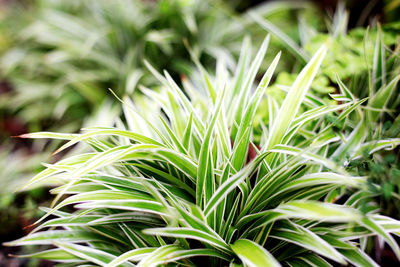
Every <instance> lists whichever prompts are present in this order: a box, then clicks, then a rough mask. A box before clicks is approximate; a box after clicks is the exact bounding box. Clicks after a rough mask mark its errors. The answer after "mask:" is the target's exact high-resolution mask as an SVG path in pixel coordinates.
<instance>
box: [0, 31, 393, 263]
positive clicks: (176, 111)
mask: <svg viewBox="0 0 400 267" xmlns="http://www.w3.org/2000/svg"><path fill="white" fill-rule="evenodd" d="M268 42H269V37H267V38H266V39H265V40H264V42H263V44H262V45H261V48H260V49H259V51H258V52H257V54H256V55H255V57H254V58H253V59H252V60H250V58H251V50H250V48H251V45H250V41H249V39H245V40H244V42H243V46H242V49H241V55H240V59H239V63H238V65H237V68H236V71H234V72H233V73H231V72H230V71H229V70H228V69H227V68H226V65H225V63H224V60H218V64H217V68H216V74H215V77H214V75H212V74H210V73H208V72H206V71H205V70H204V68H202V67H201V65H199V73H200V74H201V77H202V82H200V83H197V82H196V80H194V81H190V80H187V79H184V80H183V81H182V84H183V85H184V87H185V89H186V92H187V93H188V96H187V95H186V94H183V93H182V90H180V88H179V87H178V85H177V84H176V83H175V82H174V80H173V79H172V78H171V76H170V75H169V74H168V72H164V75H162V74H160V73H158V72H157V71H156V70H155V69H154V67H152V66H151V65H150V64H147V65H148V68H149V69H150V70H151V71H152V72H153V74H154V76H155V77H157V78H158V79H159V81H160V86H158V88H155V89H153V90H150V89H148V88H146V87H144V86H143V87H142V88H141V90H142V91H143V93H144V96H143V97H142V98H137V99H134V101H132V100H130V99H129V98H128V97H124V98H123V99H122V100H121V101H122V102H123V109H124V116H125V121H126V125H125V124H124V123H123V122H122V121H121V120H118V121H117V122H116V125H117V126H118V128H104V127H97V128H96V127H95V128H87V129H84V132H83V133H81V134H74V135H71V134H62V133H49V132H40V133H32V134H27V135H24V136H22V137H29V138H55V139H65V140H69V141H68V142H67V143H66V144H64V145H63V146H62V147H61V148H60V149H59V150H58V151H56V152H59V151H61V150H63V149H66V148H68V147H70V146H71V145H73V144H76V143H78V142H83V143H86V144H88V145H89V146H90V147H91V151H89V152H88V153H82V154H78V155H75V156H72V157H69V158H66V159H63V160H61V161H59V162H57V163H55V164H52V165H46V166H47V169H45V170H44V171H43V172H41V173H40V174H38V175H37V176H35V177H34V178H32V180H31V181H30V182H29V183H28V184H27V185H26V188H30V187H34V186H37V185H40V184H52V185H58V186H57V187H55V188H54V189H53V190H52V193H54V194H56V197H55V200H54V202H53V204H54V205H53V206H52V207H51V208H47V209H45V211H46V212H47V214H46V215H45V216H43V217H42V218H41V219H40V220H39V221H38V222H37V223H36V224H37V225H38V226H37V228H36V230H34V231H33V232H32V233H31V234H29V235H28V236H26V237H23V238H21V239H19V240H16V241H12V242H8V243H6V245H10V246H17V245H38V244H41V245H46V244H48V245H53V246H54V247H53V248H50V249H47V250H43V251H40V252H37V253H35V254H30V255H25V256H22V257H33V258H45V259H50V260H53V261H57V262H61V263H64V264H65V265H67V266H68V265H77V264H96V265H101V266H134V264H137V265H138V266H157V265H159V264H171V265H184V266H196V265H209V266H226V265H227V264H230V265H231V266H244V265H246V266H279V265H281V264H284V265H286V264H287V265H298V266H300V265H301V266H308V265H310V266H315V265H317V266H331V264H333V263H334V262H336V263H341V264H346V263H351V264H353V265H356V266H377V264H376V263H374V262H373V260H372V259H371V258H370V257H369V256H368V255H367V254H365V253H364V252H363V248H364V242H363V240H365V238H367V237H368V236H371V235H378V236H380V237H382V238H383V240H385V241H386V242H387V243H388V244H389V245H390V246H391V247H392V249H393V251H394V252H395V253H396V255H397V256H400V249H399V247H398V245H397V243H396V242H395V241H394V239H393V237H392V234H397V233H398V231H399V228H400V224H399V222H398V221H396V220H394V219H391V218H389V217H385V216H382V215H379V214H378V213H377V212H376V210H371V211H368V212H365V213H362V212H361V211H360V209H359V206H358V205H359V202H360V199H362V196H363V195H362V194H359V192H360V189H363V188H364V187H366V177H357V176H351V175H349V173H347V172H346V170H345V168H344V167H343V165H341V164H338V163H336V162H335V161H332V160H330V159H329V158H328V157H326V154H327V149H330V147H329V145H330V144H332V143H334V142H336V144H338V143H340V141H337V140H336V139H334V138H332V137H331V134H332V131H331V129H332V128H333V126H334V124H337V123H339V122H341V121H343V120H346V118H347V117H348V115H349V114H350V113H351V112H352V111H354V110H360V108H359V106H360V104H361V103H363V102H364V101H365V99H361V100H358V99H345V100H344V101H343V103H341V104H332V105H326V104H323V103H321V102H319V101H316V98H314V97H313V96H312V95H310V94H309V87H310V84H311V82H312V80H313V79H314V77H315V76H316V75H317V72H318V69H319V67H320V65H321V62H322V60H323V58H324V56H325V54H326V51H327V49H328V46H329V44H328V43H326V44H324V45H323V46H322V47H321V48H320V49H319V50H318V51H317V52H316V53H315V55H314V56H313V57H312V58H311V60H310V61H309V62H308V64H307V65H306V66H305V67H304V68H303V70H302V71H301V72H300V73H299V74H298V76H297V78H296V80H295V81H294V83H293V84H292V86H291V88H290V90H289V91H288V92H287V95H286V96H285V99H284V101H283V103H282V104H281V105H280V106H275V107H274V106H271V107H270V112H271V114H273V115H271V117H272V118H271V123H270V124H269V127H268V128H266V129H264V130H265V131H264V135H263V138H262V139H261V142H260V143H254V142H253V119H254V116H255V113H256V110H257V109H258V108H263V107H262V106H259V104H260V102H261V99H262V98H263V96H264V92H265V90H266V88H267V87H268V85H269V82H270V80H271V77H272V76H273V73H274V70H275V68H276V66H277V64H278V61H279V57H280V54H278V55H276V57H275V58H274V60H273V61H272V62H271V63H270V66H269V68H268V69H267V71H266V72H265V74H264V76H263V77H262V79H261V81H260V82H259V83H258V85H257V86H253V84H254V83H255V76H256V73H257V70H258V68H259V67H260V64H261V62H262V60H263V58H264V55H265V53H266V51H267V47H268ZM253 88H254V90H253ZM341 90H342V91H343V90H345V88H341ZM343 92H344V93H346V92H347V91H343ZM301 106H303V108H304V106H306V107H307V108H308V111H307V112H299V110H300V107H301ZM329 114H336V115H337V119H336V121H335V123H326V118H325V116H327V115H329ZM332 147H333V148H335V147H334V146H332ZM336 147H337V146H336ZM339 147H340V146H339ZM338 190H339V191H342V195H341V201H340V202H339V201H338V202H337V203H335V199H333V198H332V196H337V194H336V192H337V191H338ZM349 192H353V193H352V194H350V193H349ZM346 193H349V194H346ZM71 206H74V208H72V207H71Z"/></svg>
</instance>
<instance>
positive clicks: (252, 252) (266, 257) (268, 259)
mask: <svg viewBox="0 0 400 267" xmlns="http://www.w3.org/2000/svg"><path fill="white" fill-rule="evenodd" d="M231 248H232V250H233V251H234V252H235V253H236V255H237V256H238V257H239V258H240V259H241V260H242V262H243V263H244V264H246V265H247V266H250V267H260V266H281V265H280V264H279V263H278V261H277V260H276V259H275V258H274V257H273V256H272V255H271V254H270V253H269V252H268V251H267V250H265V249H264V248H263V247H262V246H260V245H258V244H257V243H255V242H253V241H250V240H247V239H239V240H237V241H235V243H233V244H231Z"/></svg>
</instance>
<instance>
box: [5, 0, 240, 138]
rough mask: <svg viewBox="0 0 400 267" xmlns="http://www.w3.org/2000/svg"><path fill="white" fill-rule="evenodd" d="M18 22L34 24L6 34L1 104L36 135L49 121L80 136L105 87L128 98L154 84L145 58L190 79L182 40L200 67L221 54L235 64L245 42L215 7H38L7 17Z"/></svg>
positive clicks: (44, 3) (177, 3)
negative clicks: (7, 85) (5, 88)
mask: <svg viewBox="0 0 400 267" xmlns="http://www.w3.org/2000/svg"><path fill="white" fill-rule="evenodd" d="M217 7H218V8H217ZM16 16H18V17H23V18H26V17H28V18H30V19H29V23H25V24H24V25H23V26H22V27H21V26H20V24H17V25H19V28H22V29H21V30H18V31H16V30H15V29H14V28H13V27H10V29H8V31H9V32H12V33H13V36H12V37H13V40H12V41H11V42H12V47H11V48H10V49H8V50H6V51H5V53H4V55H3V56H2V59H1V70H2V77H3V79H6V80H8V81H9V82H11V84H12V85H13V88H14V91H13V92H10V94H9V97H8V98H6V97H3V102H2V104H3V105H5V106H6V107H7V108H9V109H10V110H13V111H15V112H17V113H18V116H19V117H21V118H23V119H24V121H25V122H26V123H28V124H29V125H30V129H31V130H34V131H35V130H36V131H37V130H41V129H42V128H43V127H44V126H46V125H48V124H49V123H48V122H47V121H48V120H56V121H63V124H66V123H68V124H71V125H70V129H71V130H74V129H75V130H76V129H79V127H81V124H82V121H83V119H84V118H86V117H88V114H90V113H91V112H92V110H93V109H94V108H97V107H99V105H100V104H101V102H102V101H103V100H104V98H105V97H106V96H107V95H108V96H111V94H109V92H108V91H107V88H111V89H112V90H115V91H116V92H126V93H128V94H131V93H133V91H134V90H135V87H136V84H137V82H138V81H140V82H141V83H143V84H146V85H151V84H152V82H154V79H153V78H152V77H151V75H149V73H148V72H147V71H146V70H145V69H144V68H143V59H146V60H148V61H150V62H152V63H155V64H157V66H159V67H160V68H168V69H169V70H170V71H171V73H172V75H173V76H174V77H176V76H177V75H180V74H190V68H189V67H188V64H189V63H188V62H189V61H188V59H189V55H188V53H187V51H186V48H185V46H184V42H183V40H187V42H188V44H189V45H190V46H191V47H192V48H193V50H194V52H195V53H196V54H197V55H202V59H201V60H202V61H203V62H207V60H212V58H213V56H216V55H217V54H224V55H226V57H228V58H230V61H233V58H232V54H231V52H232V51H235V49H236V50H238V48H239V46H240V39H239V38H238V37H241V36H242V35H243V33H242V32H243V26H242V24H241V23H239V21H238V20H235V19H234V14H233V13H232V11H230V10H229V8H228V7H227V6H224V5H222V3H219V2H217V3H214V2H211V1H195V0H190V1H189V0H188V1H183V0H172V1H164V0H163V1H157V2H152V1H140V0H117V1H105V0H100V1H72V2H65V1H54V0H39V1H35V3H34V4H33V5H32V6H30V7H29V8H28V9H27V10H23V9H15V10H14V12H11V13H10V15H9V16H7V17H6V18H10V19H13V18H15V17H16ZM2 23H4V24H7V25H9V24H10V23H8V21H7V19H5V20H4V22H2ZM12 25H13V24H12ZM221 25H224V27H221ZM207 55H211V57H210V56H208V58H207ZM46 122H47V123H46ZM44 123H45V124H44ZM43 124H44V125H43ZM66 131H70V130H67V129H66Z"/></svg>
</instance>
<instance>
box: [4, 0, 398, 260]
mask: <svg viewBox="0 0 400 267" xmlns="http://www.w3.org/2000/svg"><path fill="white" fill-rule="evenodd" d="M399 14H400V1H398V0H385V1H382V0H371V1H357V0H349V1H342V2H341V3H338V1H335V0H323V1H314V2H312V1H311V2H306V1H275V2H274V1H244V0H226V1H212V0H158V1H157V0H115V1H107V0H76V1H60V0H30V1H28V0H25V1H23V0H19V1H16V0H14V1H11V0H8V1H5V0H3V1H0V140H1V142H0V162H1V167H0V185H1V187H0V215H1V221H0V224H1V229H2V231H1V232H0V234H1V238H0V239H1V240H10V239H15V238H16V237H19V236H22V235H23V234H24V233H23V231H22V230H21V229H22V228H23V227H26V226H28V225H29V224H30V223H32V222H33V219H34V218H37V216H38V215H40V212H39V211H38V205H42V204H44V203H45V202H46V201H47V199H48V196H47V195H46V193H45V192H47V190H42V189H37V190H34V191H30V192H23V193H20V194H13V193H11V192H14V191H15V190H16V189H17V188H18V187H19V186H21V184H23V183H24V182H25V181H26V180H27V179H28V178H30V177H31V176H32V175H31V174H32V173H35V172H38V171H39V170H40V169H41V167H40V162H49V161H50V162H54V161H55V160H56V159H55V158H50V153H51V152H52V151H54V149H55V147H56V146H57V145H58V143H57V142H52V143H49V142H45V141H41V140H39V141H35V142H31V141H25V140H22V139H12V138H11V136H17V135H20V134H23V133H26V132H34V131H57V132H77V131H79V129H80V128H82V127H86V126H110V125H111V123H112V122H113V121H114V119H115V117H117V116H118V114H119V113H120V107H119V106H120V105H119V104H120V103H119V101H118V100H117V99H116V97H115V96H114V95H113V93H111V92H110V91H109V89H111V90H112V91H113V92H114V94H116V95H117V96H119V97H123V96H125V95H130V96H133V97H137V98H140V97H141V96H140V94H141V93H140V92H139V91H138V90H137V89H136V88H137V85H138V84H141V85H143V86H145V87H154V84H156V81H155V80H154V78H153V76H152V75H151V74H150V72H149V71H148V70H147V69H146V68H145V66H144V63H143V61H144V60H147V61H148V62H149V63H150V64H151V65H153V66H156V68H157V69H158V70H160V71H162V70H163V69H166V70H168V72H169V73H170V74H171V75H172V76H173V78H174V79H175V80H179V78H184V77H194V76H195V73H194V72H195V71H194V70H195V66H194V64H193V63H192V62H193V61H192V60H193V59H195V61H196V60H198V61H199V62H201V63H202V65H203V66H205V67H206V68H207V70H208V71H210V72H212V71H213V70H214V69H215V58H216V57H219V58H221V57H222V58H224V60H225V62H226V64H227V66H228V67H229V66H231V67H233V64H234V62H235V61H236V59H237V57H238V52H239V49H240V45H241V42H242V40H243V38H244V37H245V36H246V35H248V36H250V37H251V39H252V40H253V42H252V43H253V44H254V46H255V47H258V46H259V44H260V43H261V41H262V39H263V38H264V37H265V35H266V34H267V32H269V33H271V34H272V39H271V44H270V48H269V53H268V55H267V57H266V59H265V63H267V62H270V61H271V59H272V56H273V55H275V54H276V53H277V52H278V51H283V53H282V58H281V61H280V63H279V65H278V68H277V71H276V73H277V75H276V77H274V83H273V86H271V87H270V88H269V89H268V90H267V93H266V94H267V95H268V94H273V95H274V96H278V99H279V96H281V99H282V100H283V97H284V95H285V93H284V92H285V89H286V88H287V86H288V85H290V84H291V83H292V82H293V80H294V79H295V75H293V73H297V72H298V70H300V69H301V68H302V67H303V66H304V65H305V63H306V62H307V60H308V59H309V57H310V55H311V54H313V53H314V52H315V51H316V49H317V48H318V47H320V45H321V44H322V43H323V42H325V41H326V40H327V39H328V38H329V39H331V46H330V51H329V53H328V55H327V57H326V59H325V60H324V62H323V68H321V70H322V71H321V73H320V74H321V75H319V76H318V78H317V79H316V80H315V81H314V82H313V84H312V90H313V94H315V95H317V96H319V97H320V99H319V100H320V101H332V100H329V99H330V98H328V97H326V95H327V93H333V94H334V93H338V80H337V76H336V75H338V76H339V77H340V79H341V80H342V81H343V83H344V84H345V85H346V86H347V87H348V88H349V90H350V91H351V92H352V94H354V96H356V97H357V98H364V97H368V96H370V92H371V90H377V89H379V88H380V87H381V86H382V85H383V84H384V83H383V82H382V80H381V81H380V82H379V81H377V83H371V79H372V78H371V71H372V70H371V68H372V66H373V64H374V62H373V61H374V57H375V53H376V46H377V41H376V40H381V42H382V47H383V48H382V51H383V53H382V57H383V58H384V59H385V60H384V61H382V62H384V64H385V70H386V74H384V75H383V76H382V75H381V77H384V78H383V79H387V80H388V81H391V80H393V79H395V78H396V75H398V73H399V72H400V70H399V50H400V48H399V43H400V40H399V35H398V32H399V31H400V17H399ZM378 22H379V23H381V24H382V26H381V28H382V38H378V34H379V33H378V32H379V31H378V26H377V25H378ZM367 25H371V26H370V27H368V28H367V27H366V26H367ZM189 50H190V51H191V52H192V54H191V53H189ZM262 69H263V70H264V71H265V67H264V68H263V67H262ZM379 83H380V84H379ZM396 95H399V88H398V85H396V86H395V88H394V89H393V93H392V97H391V98H390V101H391V102H390V103H389V105H387V106H388V107H390V110H384V111H382V114H381V115H380V116H379V120H378V121H377V122H376V123H374V124H370V125H369V126H368V127H374V128H373V130H372V129H368V131H369V132H367V133H366V135H371V134H375V135H380V136H382V137H385V138H393V137H399V134H400V117H399V105H400V99H399V97H397V98H396V97H395V96H396ZM262 105H263V106H264V107H265V108H263V109H261V110H259V111H258V114H257V120H256V122H255V125H256V127H258V128H257V131H256V134H258V135H259V137H258V138H262V130H263V124H264V125H267V124H268V120H269V118H268V112H267V110H268V108H267V107H268V105H271V103H268V98H265V100H264V103H262ZM334 119H335V118H332V120H334ZM343 130H346V129H342V128H340V126H338V131H343ZM347 130H349V129H347ZM365 138H368V137H365ZM74 150H79V148H74V149H73V150H72V151H69V152H67V153H74ZM398 154H399V153H398V150H394V151H392V152H381V153H374V154H372V155H369V154H365V155H364V156H363V157H362V158H360V159H358V160H357V161H354V162H351V164H350V165H349V169H350V170H351V171H352V172H354V174H356V175H368V176H369V177H370V179H371V191H372V192H374V193H373V194H372V196H373V198H374V199H375V200H376V202H377V203H379V206H380V208H381V209H382V210H383V211H384V213H385V214H387V215H390V216H393V217H396V218H399V213H398V210H399V208H400V205H399V193H400V163H399V162H400V160H399V157H398ZM61 156H62V155H61ZM58 157H60V156H58ZM374 184H380V185H382V186H380V187H379V188H376V187H374ZM21 211H22V212H21ZM21 213H22V214H21ZM3 230H4V231H3ZM1 253H2V256H0V261H2V259H3V258H4V257H5V256H4V254H5V253H8V252H7V251H6V252H4V253H3V251H2V252H1ZM1 257H3V258H1ZM4 259H5V258H4ZM13 262H14V261H13ZM10 264H11V261H10ZM13 264H17V265H16V266H18V264H30V265H31V266H35V265H37V264H39V262H31V263H26V262H25V263H18V262H17V263H13ZM41 264H42V265H43V266H44V264H45V263H41Z"/></svg>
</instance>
